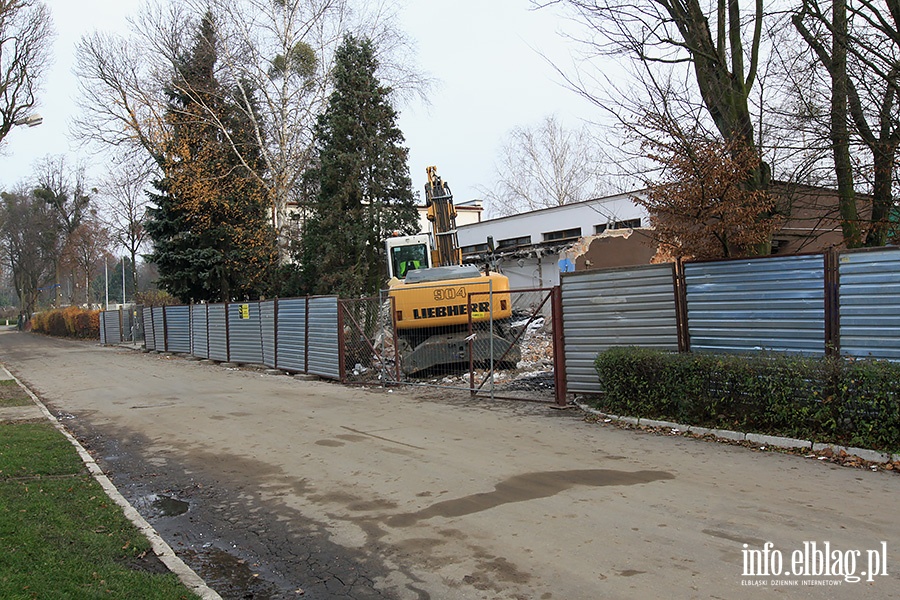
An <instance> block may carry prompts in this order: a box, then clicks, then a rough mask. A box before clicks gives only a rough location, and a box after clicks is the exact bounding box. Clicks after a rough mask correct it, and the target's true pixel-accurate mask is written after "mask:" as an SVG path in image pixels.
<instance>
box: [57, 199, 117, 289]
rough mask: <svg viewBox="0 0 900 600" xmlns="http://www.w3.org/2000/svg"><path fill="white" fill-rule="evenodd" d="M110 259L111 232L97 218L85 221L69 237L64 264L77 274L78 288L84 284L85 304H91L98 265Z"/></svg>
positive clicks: (89, 218)
mask: <svg viewBox="0 0 900 600" xmlns="http://www.w3.org/2000/svg"><path fill="white" fill-rule="evenodd" d="M108 257H109V231H108V230H107V228H106V226H105V225H104V224H103V223H102V222H101V221H100V219H98V218H97V217H95V216H93V215H92V216H90V217H88V218H86V219H84V220H83V221H82V222H81V223H80V224H79V225H78V227H76V228H75V230H74V231H73V232H72V235H70V236H69V240H68V243H67V244H66V249H65V253H64V254H63V259H62V261H63V264H64V265H66V266H67V267H69V268H70V269H71V270H72V272H73V273H77V275H78V278H77V279H76V286H75V287H76V288H77V287H78V286H79V285H80V284H81V282H84V287H83V290H84V304H85V305H86V306H90V304H91V281H92V280H93V279H94V275H95V274H96V269H97V264H98V263H99V262H100V261H101V260H105V259H108Z"/></svg>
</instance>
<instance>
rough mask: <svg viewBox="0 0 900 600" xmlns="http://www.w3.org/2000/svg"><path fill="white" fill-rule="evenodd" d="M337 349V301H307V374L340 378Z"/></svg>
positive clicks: (322, 299)
mask: <svg viewBox="0 0 900 600" xmlns="http://www.w3.org/2000/svg"><path fill="white" fill-rule="evenodd" d="M339 350H340V349H339V347H338V299H337V297H336V296H321V297H317V298H310V299H309V348H308V352H309V372H310V373H312V374H313V375H319V376H321V377H330V378H332V379H340V378H341V363H340V356H339Z"/></svg>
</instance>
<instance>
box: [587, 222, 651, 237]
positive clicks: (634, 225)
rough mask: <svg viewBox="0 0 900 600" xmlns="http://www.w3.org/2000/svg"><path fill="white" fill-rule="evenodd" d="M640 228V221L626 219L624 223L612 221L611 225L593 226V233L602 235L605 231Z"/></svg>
mask: <svg viewBox="0 0 900 600" xmlns="http://www.w3.org/2000/svg"><path fill="white" fill-rule="evenodd" d="M640 226H641V220H640V219H626V220H624V221H613V222H612V223H603V224H602V225H594V233H595V234H598V233H603V232H604V231H606V230H607V229H635V228H637V227H640Z"/></svg>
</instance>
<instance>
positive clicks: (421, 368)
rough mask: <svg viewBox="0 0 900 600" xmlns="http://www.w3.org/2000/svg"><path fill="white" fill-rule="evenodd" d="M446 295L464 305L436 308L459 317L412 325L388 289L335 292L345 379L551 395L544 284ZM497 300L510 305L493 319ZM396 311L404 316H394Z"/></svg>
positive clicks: (549, 318)
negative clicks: (348, 294) (360, 295)
mask: <svg viewBox="0 0 900 600" xmlns="http://www.w3.org/2000/svg"><path fill="white" fill-rule="evenodd" d="M441 289H442V288H440V287H438V286H436V287H435V288H434V289H433V290H432V293H433V294H437V293H441V294H446V293H447V292H445V291H440V290H441ZM449 301H450V302H455V303H456V304H448V305H447V306H453V307H465V308H464V309H463V308H459V309H455V308H454V309H450V308H448V309H447V311H443V310H442V311H441V314H445V312H450V311H456V312H458V313H462V314H464V315H465V318H464V319H456V321H457V323H456V324H454V325H442V326H430V327H420V326H417V325H416V324H415V319H413V320H412V324H410V319H409V317H410V315H398V312H400V310H399V309H398V305H397V303H396V298H395V297H392V296H391V295H390V293H389V292H383V293H382V294H381V295H380V296H378V297H373V298H364V299H359V300H342V301H341V315H342V326H343V336H344V337H343V344H344V360H345V365H344V366H345V379H346V381H347V382H349V383H358V384H396V383H399V384H404V385H417V386H432V387H438V388H450V389H456V390H463V391H467V392H469V393H472V394H477V395H490V396H495V397H503V398H514V399H527V400H535V401H547V402H550V401H554V400H556V371H555V369H554V364H555V363H554V360H555V358H554V352H555V348H556V343H555V336H554V322H555V319H554V303H553V302H552V293H551V290H544V289H538V290H510V291H503V292H501V293H495V292H492V291H484V292H480V291H479V292H469V293H466V294H464V295H461V296H460V297H458V298H457V297H455V296H454V297H453V298H449ZM501 301H502V302H505V303H506V305H507V306H510V305H511V307H512V310H511V312H510V311H507V312H506V314H510V316H508V317H505V318H503V319H496V320H494V319H492V318H490V315H493V314H494V312H493V309H494V306H495V304H499V303H500V302H501ZM413 310H416V311H418V310H420V309H413ZM421 310H426V309H425V308H422V309H421ZM454 316H459V315H454ZM402 317H406V323H405V324H400V321H401V320H402ZM486 317H487V318H486ZM459 321H462V322H459ZM404 325H406V326H404Z"/></svg>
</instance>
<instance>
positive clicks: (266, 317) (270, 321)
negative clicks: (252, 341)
mask: <svg viewBox="0 0 900 600" xmlns="http://www.w3.org/2000/svg"><path fill="white" fill-rule="evenodd" d="M259 327H260V331H261V333H262V362H263V364H264V365H266V366H267V367H274V366H275V339H276V338H275V301H274V300H267V301H266V302H260V304H259Z"/></svg>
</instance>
